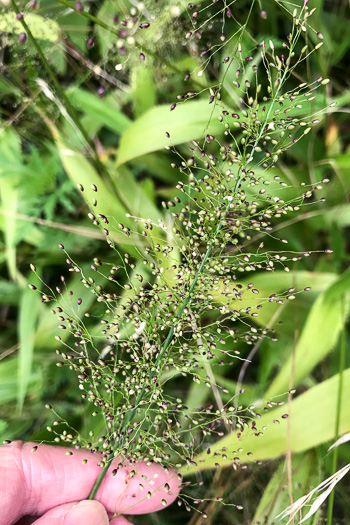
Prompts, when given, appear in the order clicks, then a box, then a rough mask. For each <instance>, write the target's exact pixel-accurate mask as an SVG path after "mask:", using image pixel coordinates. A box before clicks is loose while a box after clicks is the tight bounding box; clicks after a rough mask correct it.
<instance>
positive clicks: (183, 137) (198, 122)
mask: <svg viewBox="0 0 350 525" xmlns="http://www.w3.org/2000/svg"><path fill="white" fill-rule="evenodd" d="M220 113H221V109H220V108H219V107H218V106H214V104H212V105H209V104H208V102H207V101H206V100H199V101H198V100H196V101H192V100H190V101H188V102H186V103H184V104H178V106H177V107H176V108H175V109H174V110H173V111H170V104H169V105H166V106H165V105H164V106H156V107H154V108H152V109H150V110H149V111H147V112H146V113H144V114H143V115H142V116H141V117H140V118H139V119H137V120H136V121H135V122H134V123H133V124H132V125H131V126H130V127H129V128H128V129H127V131H126V132H125V133H124V134H123V136H122V138H121V141H120V147H119V154H118V159H117V160H118V165H121V164H124V163H125V162H127V161H129V160H132V159H135V158H137V157H140V156H141V155H145V154H146V153H151V152H152V151H157V150H163V149H164V147H165V146H171V145H176V144H182V143H184V142H187V141H189V140H195V139H200V138H203V137H204V136H205V135H206V134H207V133H209V134H214V135H215V134H217V133H222V132H223V131H224V129H223V125H222V123H220V122H219V120H218V117H219V115H220ZM166 132H168V133H170V138H169V139H168V138H167V137H166V135H165V133H166Z"/></svg>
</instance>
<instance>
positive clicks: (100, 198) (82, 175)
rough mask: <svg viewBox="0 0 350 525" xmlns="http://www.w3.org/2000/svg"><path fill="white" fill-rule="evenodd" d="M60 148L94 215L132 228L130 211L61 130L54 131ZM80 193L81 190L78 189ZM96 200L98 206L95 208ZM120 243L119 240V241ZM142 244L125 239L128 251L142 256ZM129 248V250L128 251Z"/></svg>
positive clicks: (67, 169) (60, 152) (64, 160)
mask: <svg viewBox="0 0 350 525" xmlns="http://www.w3.org/2000/svg"><path fill="white" fill-rule="evenodd" d="M54 134H55V138H56V144H57V149H58V152H59V154H60V157H61V160H62V163H63V166H64V168H65V170H66V172H67V175H68V176H69V178H70V179H71V180H72V181H73V182H74V183H75V184H76V185H77V184H81V185H82V186H83V188H84V191H83V192H82V196H83V198H84V199H85V201H86V203H87V204H88V206H89V208H90V210H91V213H93V214H94V215H97V214H103V215H105V216H106V217H108V219H109V220H110V221H113V225H114V224H115V223H122V224H124V225H125V226H128V227H131V226H132V222H131V220H130V219H129V218H128V217H127V216H126V213H127V209H126V207H125V206H124V204H123V203H122V201H121V200H120V198H119V197H118V195H116V194H115V193H114V192H113V191H111V188H110V187H108V185H107V183H106V182H105V181H104V180H103V179H102V178H101V177H100V175H98V173H97V172H96V170H95V169H94V167H93V166H92V165H91V163H90V162H89V161H88V160H87V159H86V158H85V157H84V155H82V154H81V153H79V152H78V151H74V150H73V149H71V148H70V147H69V146H68V145H67V144H66V142H65V141H64V139H63V138H62V136H60V134H59V133H58V131H57V130H55V131H54ZM94 185H95V186H96V187H97V189H98V191H97V192H95V191H94V190H93V189H92V188H93V186H94ZM77 191H78V190H77ZM94 199H96V201H97V204H96V205H94ZM113 225H112V226H111V228H110V230H111V231H110V233H111V238H113ZM118 240H119V239H118ZM137 243H138V244H141V243H140V241H138V240H137V239H133V238H130V239H128V238H127V237H125V242H124V243H123V245H125V246H127V251H128V252H129V253H130V254H132V255H136V256H139V252H138V250H137V248H136V246H135V245H136V244H137ZM125 249H126V248H125Z"/></svg>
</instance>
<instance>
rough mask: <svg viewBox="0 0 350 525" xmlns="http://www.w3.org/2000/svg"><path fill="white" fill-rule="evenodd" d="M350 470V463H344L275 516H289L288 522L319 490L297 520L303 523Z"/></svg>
mask: <svg viewBox="0 0 350 525" xmlns="http://www.w3.org/2000/svg"><path fill="white" fill-rule="evenodd" d="M349 470H350V463H348V464H347V465H345V467H343V468H342V469H340V470H338V472H336V473H335V474H333V476H330V477H329V478H327V479H326V480H325V481H322V483H320V485H318V486H317V487H316V488H314V489H313V490H312V491H311V492H309V494H307V495H305V496H302V497H301V498H299V499H298V500H297V501H295V502H294V503H293V505H291V506H290V507H288V508H286V509H285V510H284V511H283V512H282V513H281V514H279V515H278V516H277V518H280V519H282V518H286V517H288V516H289V517H290V518H289V521H288V523H290V522H291V521H292V520H293V519H294V518H295V516H296V515H297V514H298V513H299V512H301V510H302V509H303V507H305V505H307V503H309V501H310V500H311V499H312V497H313V496H314V495H315V494H317V493H318V492H321V494H320V495H319V496H317V498H316V499H315V501H314V502H313V504H312V505H311V508H310V510H309V512H308V513H307V514H306V515H305V516H304V518H303V519H302V520H301V521H299V522H298V523H299V524H300V523H304V522H305V521H306V520H308V519H309V518H310V517H311V516H313V515H314V514H315V513H316V511H317V510H318V509H319V508H320V506H321V505H322V503H323V502H324V501H325V500H326V499H327V498H328V496H329V495H330V493H331V492H332V490H333V489H334V487H335V486H336V484H337V483H339V481H340V480H341V479H342V478H343V477H344V476H345V475H346V474H347V473H348V472H349Z"/></svg>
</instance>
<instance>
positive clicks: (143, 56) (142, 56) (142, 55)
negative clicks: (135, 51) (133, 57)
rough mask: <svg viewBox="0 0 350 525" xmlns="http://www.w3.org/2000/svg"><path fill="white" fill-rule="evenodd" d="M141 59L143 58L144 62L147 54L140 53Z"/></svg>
mask: <svg viewBox="0 0 350 525" xmlns="http://www.w3.org/2000/svg"><path fill="white" fill-rule="evenodd" d="M139 59H140V60H142V62H144V61H145V59H146V57H145V55H144V54H143V53H140V54H139Z"/></svg>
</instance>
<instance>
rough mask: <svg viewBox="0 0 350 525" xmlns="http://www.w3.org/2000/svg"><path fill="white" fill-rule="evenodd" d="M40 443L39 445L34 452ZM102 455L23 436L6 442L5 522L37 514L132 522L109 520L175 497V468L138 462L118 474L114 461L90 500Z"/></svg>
mask: <svg viewBox="0 0 350 525" xmlns="http://www.w3.org/2000/svg"><path fill="white" fill-rule="evenodd" d="M35 446H37V447H38V448H37V450H36V451H35V452H31V450H32V449H33V447H35ZM67 453H73V454H72V455H68V454H67ZM85 459H87V460H88V461H87V463H86V464H83V463H82V462H83V460H85ZM99 460H100V458H99V456H98V455H96V454H92V453H91V452H89V451H86V450H75V449H69V448H65V447H56V446H50V445H37V444H36V443H22V442H21V441H14V442H13V443H10V444H6V445H3V446H1V447H0V479H1V484H0V503H1V505H0V508H1V512H0V525H14V524H16V523H17V522H18V520H20V518H22V517H23V516H38V519H36V520H35V521H34V522H33V521H29V523H33V525H34V524H35V525H130V522H129V521H128V520H127V519H126V518H124V517H123V516H120V515H119V516H117V517H115V518H113V519H112V520H111V521H109V519H110V518H111V517H112V516H114V515H115V514H122V513H125V514H145V513H148V512H154V511H157V510H160V509H162V508H164V506H165V505H169V504H170V503H172V502H173V501H174V500H175V499H176V496H177V494H178V492H179V488H180V482H179V479H178V477H177V475H176V473H175V472H174V471H169V472H168V473H166V472H165V470H164V468H163V467H161V466H160V465H151V466H147V465H146V463H144V462H138V463H133V464H132V465H129V466H125V467H123V468H121V469H119V470H118V471H117V473H116V475H115V476H112V475H111V472H112V470H113V468H116V465H114V466H113V464H112V466H111V469H110V471H109V472H108V473H107V475H106V477H105V478H104V479H103V481H102V483H101V486H100V488H99V489H98V491H97V494H96V498H95V500H93V501H90V500H87V499H86V498H88V496H89V494H90V491H91V489H92V487H93V485H94V483H95V481H96V479H97V478H98V476H99V474H100V473H101V467H99V466H98V465H97V463H98V461H99ZM116 462H117V463H118V461H117V460H116ZM131 470H134V471H135V472H136V474H135V475H134V476H131ZM165 483H167V484H168V486H169V488H168V487H167V490H165V489H164V484H165ZM141 486H143V490H142V487H141ZM148 493H151V494H152V495H151V497H150V498H148V497H147V494H148ZM162 500H163V502H162ZM164 501H165V502H166V503H164ZM39 516H40V517H39ZM21 523H22V521H21ZM23 523H24V522H23Z"/></svg>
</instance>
